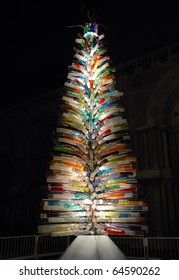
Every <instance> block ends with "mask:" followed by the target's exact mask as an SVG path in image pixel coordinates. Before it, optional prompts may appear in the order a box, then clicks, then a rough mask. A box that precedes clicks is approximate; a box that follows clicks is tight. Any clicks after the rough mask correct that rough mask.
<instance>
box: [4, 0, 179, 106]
mask: <svg viewBox="0 0 179 280" xmlns="http://www.w3.org/2000/svg"><path fill="white" fill-rule="evenodd" d="M123 2H124V1H109V3H108V4H106V2H104V1H99V0H98V1H97V0H96V1H73V2H72V1H71V0H70V1H60V0H59V1H56V0H49V1H43V0H29V1H27V0H24V1H19V0H17V1H12V0H11V1H8V0H7V1H5V4H4V5H3V6H2V7H1V8H0V19H1V29H0V30H1V33H0V34H1V52H0V53H1V63H0V64H1V72H2V74H1V83H0V87H1V103H0V110H3V109H5V108H9V107H11V106H14V105H18V104H20V103H23V102H24V101H25V100H29V99H31V98H35V97H36V96H40V95H42V94H44V93H46V92H48V91H50V90H54V89H57V88H60V87H61V86H63V84H64V82H65V81H66V76H67V71H68V65H70V64H71V63H72V59H73V54H74V52H73V47H74V46H75V38H76V37H77V33H79V32H82V29H81V28H79V27H78V28H77V27H75V28H68V27H67V26H71V25H83V24H84V16H85V17H87V14H88V12H89V15H92V14H93V13H95V15H96V20H97V22H99V23H101V24H102V25H104V26H105V27H106V28H107V29H105V28H102V27H101V32H102V33H105V35H106V40H107V42H108V51H109V54H110V56H111V59H112V61H113V64H114V65H117V64H119V63H120V62H123V61H127V60H129V59H132V58H135V57H138V56H140V55H143V54H145V53H148V52H150V51H153V50H156V49H158V48H161V47H164V46H166V45H168V44H172V43H175V42H178V41H179V39H178V38H179V15H178V8H177V6H176V4H175V6H170V5H169V4H168V2H167V4H168V6H167V4H165V2H164V3H162V5H161V6H160V7H157V6H156V2H155V4H154V5H153V6H152V2H151V1H150V2H149V1H143V2H141V3H142V6H141V5H139V4H138V6H136V3H134V2H136V1H131V2H132V3H134V4H133V5H132V6H131V2H130V1H125V3H123ZM116 3H117V4H116ZM1 5H2V4H1ZM82 7H84V8H82ZM81 10H83V13H82V11H81Z"/></svg>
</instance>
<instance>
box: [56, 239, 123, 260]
mask: <svg viewBox="0 0 179 280" xmlns="http://www.w3.org/2000/svg"><path fill="white" fill-rule="evenodd" d="M59 259H60V260H126V257H125V255H124V254H123V253H122V252H121V251H120V249H119V248H118V247H117V246H116V244H115V243H114V242H113V241H112V240H111V239H110V238H109V236H105V235H94V236H93V235H81V236H78V237H77V238H76V239H75V240H74V241H73V242H72V243H71V244H70V245H69V246H68V248H67V249H66V251H65V252H64V254H63V255H62V256H61V257H60V258H59Z"/></svg>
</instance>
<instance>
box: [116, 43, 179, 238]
mask: <svg viewBox="0 0 179 280" xmlns="http://www.w3.org/2000/svg"><path fill="white" fill-rule="evenodd" d="M178 47H179V46H178V45H174V46H170V47H167V48H166V49H163V50H160V51H158V52H156V53H151V54H149V55H146V56H144V57H142V58H139V59H136V60H133V61H129V62H127V63H126V64H123V65H120V66H119V67H118V68H117V70H118V71H117V77H118V86H119V88H120V89H121V90H122V91H124V101H123V102H124V104H125V107H126V113H127V116H128V120H129V126H130V131H131V138H132V143H133V149H134V152H135V154H136V156H137V159H138V167H139V182H140V186H141V190H140V191H141V193H142V194H145V196H146V198H147V200H148V203H149V230H150V235H151V236H177V235H178V234H179V55H178V50H179V48H178Z"/></svg>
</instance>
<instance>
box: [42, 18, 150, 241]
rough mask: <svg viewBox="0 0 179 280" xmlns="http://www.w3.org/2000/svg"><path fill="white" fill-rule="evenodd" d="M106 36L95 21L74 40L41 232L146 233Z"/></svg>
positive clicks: (143, 204) (143, 207) (142, 202)
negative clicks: (72, 56) (105, 40)
mask: <svg viewBox="0 0 179 280" xmlns="http://www.w3.org/2000/svg"><path fill="white" fill-rule="evenodd" d="M103 38H104V34H101V35H99V34H98V25H97V24H96V22H91V23H86V24H85V26H83V34H78V38H77V39H76V47H75V49H74V52H75V53H74V60H73V62H72V64H71V66H69V72H68V76H67V82H66V83H65V85H64V95H63V97H62V102H61V103H60V105H59V107H60V110H59V121H58V125H57V127H56V130H55V131H54V135H53V158H52V160H51V162H50V164H49V174H48V175H47V185H48V195H47V197H45V198H44V199H43V200H42V211H41V214H40V217H41V222H40V224H39V226H38V232H39V233H40V234H51V235H54V236H56V235H60V236H62V235H80V234H109V235H133V236H142V235H145V234H146V233H147V231H148V229H147V225H146V224H147V222H146V215H147V211H148V207H147V203H146V201H145V200H144V199H140V198H139V197H138V179H137V164H136V157H135V156H134V155H133V153H132V148H131V141H130V135H129V127H128V122H127V119H126V115H125V109H124V108H123V106H122V96H123V92H120V91H118V89H117V86H116V80H115V69H114V68H113V67H112V65H111V61H110V57H109V54H108V50H107V47H106V45H105V43H104V40H103Z"/></svg>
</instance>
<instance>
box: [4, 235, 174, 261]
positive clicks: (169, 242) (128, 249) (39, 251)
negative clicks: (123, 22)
mask: <svg viewBox="0 0 179 280" xmlns="http://www.w3.org/2000/svg"><path fill="white" fill-rule="evenodd" d="M75 238H76V236H68V237H66V236H65V237H62V236H57V237H52V236H49V235H30V236H12V237H0V259H1V260H8V259H19V260H23V259H43V258H54V259H55V258H57V256H58V257H59V256H61V255H62V254H63V253H64V251H65V250H66V249H67V247H68V246H69V245H70V243H71V242H72V241H73V240H74V239H75ZM110 238H111V240H112V241H113V242H114V243H115V244H116V245H117V247H118V248H120V250H121V251H122V252H123V253H124V255H125V256H126V258H127V259H139V260H140V259H167V260H168V259H177V260H178V259H179V237H145V238H144V237H116V236H112V237H111V236H110Z"/></svg>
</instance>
